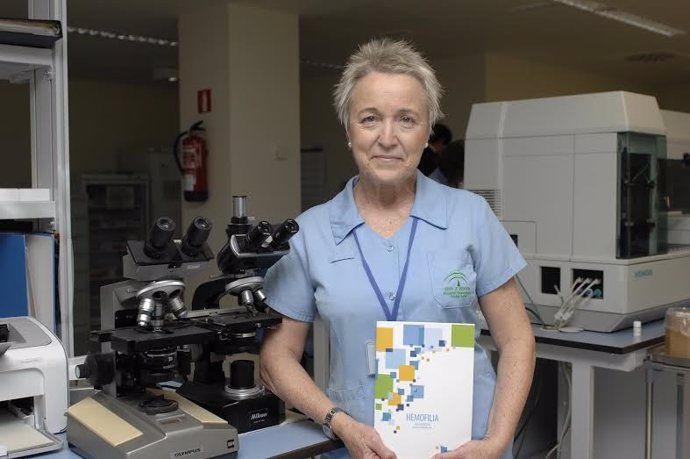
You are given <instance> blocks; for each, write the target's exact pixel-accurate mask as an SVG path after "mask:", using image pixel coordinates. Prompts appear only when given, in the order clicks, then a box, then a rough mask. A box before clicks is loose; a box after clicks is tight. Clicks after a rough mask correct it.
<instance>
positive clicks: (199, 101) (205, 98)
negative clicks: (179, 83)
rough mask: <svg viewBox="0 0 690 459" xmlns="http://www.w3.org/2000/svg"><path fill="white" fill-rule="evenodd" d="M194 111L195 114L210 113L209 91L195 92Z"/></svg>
mask: <svg viewBox="0 0 690 459" xmlns="http://www.w3.org/2000/svg"><path fill="white" fill-rule="evenodd" d="M196 111H197V113H210V112H211V90H210V89H200V90H198V91H197V92H196Z"/></svg>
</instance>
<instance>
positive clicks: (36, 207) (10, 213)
mask: <svg viewBox="0 0 690 459" xmlns="http://www.w3.org/2000/svg"><path fill="white" fill-rule="evenodd" d="M34 218H55V203H54V202H53V201H2V202H0V220H25V219H34Z"/></svg>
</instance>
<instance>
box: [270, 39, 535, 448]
mask: <svg viewBox="0 0 690 459" xmlns="http://www.w3.org/2000/svg"><path fill="white" fill-rule="evenodd" d="M440 92H441V88H440V85H439V83H438V81H437V80H436V77H435V75H434V72H433V70H432V69H431V68H430V67H429V66H428V64H427V63H426V62H425V60H424V58H422V57H421V56H420V55H419V54H418V53H417V52H416V51H415V50H414V49H412V48H411V46H409V45H408V44H407V43H405V42H393V41H390V40H374V41H371V42H369V43H367V44H365V45H363V46H361V47H360V49H359V51H358V52H356V53H355V54H354V55H353V56H352V57H351V58H350V60H349V62H348V64H347V66H346V68H345V70H344V72H343V74H342V77H341V80H340V83H339V84H338V85H337V86H336V89H335V92H334V96H335V97H334V98H335V106H336V109H337V112H338V116H339V118H340V121H341V122H342V123H343V125H344V127H345V132H346V134H347V138H348V146H349V147H350V149H351V150H352V154H353V157H354V160H355V163H356V164H357V167H358V170H359V175H358V176H356V177H353V178H352V179H351V180H350V181H349V182H348V183H347V185H346V186H345V189H344V190H343V191H342V192H340V194H338V195H337V196H336V197H335V198H333V199H332V200H331V201H329V202H327V203H325V204H322V205H319V206H316V207H314V208H312V209H310V210H308V211H307V212H305V213H304V214H302V215H301V216H300V217H299V218H298V221H299V224H300V228H301V229H300V232H299V233H298V234H297V235H296V236H295V237H293V238H292V239H291V241H290V246H291V251H290V253H289V255H287V256H285V257H283V259H281V260H280V261H279V262H278V263H277V264H276V265H275V266H274V267H273V268H272V269H271V270H270V271H269V272H268V273H267V275H266V278H265V285H264V287H265V293H266V294H267V296H268V302H269V304H270V305H271V307H272V308H273V309H274V310H275V311H277V312H279V313H280V314H282V315H283V322H282V324H281V325H280V326H279V327H278V328H277V329H276V330H275V331H273V332H272V333H270V335H269V336H268V337H267V338H266V340H265V341H264V345H263V347H262V352H261V374H262V378H263V379H264V382H265V383H266V384H267V385H268V386H269V387H270V389H271V390H272V391H273V392H274V393H276V394H277V395H278V396H280V397H281V398H283V399H284V400H286V401H288V402H289V403H291V404H293V405H294V406H295V407H297V408H298V409H299V410H300V411H302V412H303V413H305V414H306V415H307V416H309V417H311V418H312V419H314V420H316V421H317V422H322V423H324V424H325V427H326V429H325V431H327V433H330V434H332V435H333V436H335V437H338V438H340V439H342V441H343V442H344V444H345V446H346V447H347V450H348V452H349V454H350V455H351V456H352V457H381V458H393V457H395V455H394V453H393V452H392V451H391V450H389V449H388V448H387V447H386V446H385V445H384V444H383V443H382V441H381V439H380V437H379V435H378V434H377V432H376V431H375V430H374V428H373V427H372V425H373V411H374V410H373V382H374V377H373V375H370V374H369V371H368V359H367V355H366V354H367V352H366V350H367V346H368V343H372V342H373V341H374V335H375V326H376V321H377V320H386V319H388V320H396V319H397V320H408V321H423V322H465V323H469V322H473V323H478V318H477V309H476V307H475V305H476V300H477V299H478V301H479V305H480V307H481V309H482V311H483V313H484V316H485V318H486V320H487V323H488V325H489V328H490V330H491V333H492V335H493V338H494V341H495V343H496V347H497V349H498V351H499V355H500V358H499V363H498V376H497V377H496V375H495V374H494V371H493V369H492V367H491V364H490V362H489V360H488V358H487V355H486V353H485V351H484V350H483V349H482V348H481V347H480V346H478V345H477V346H476V348H475V376H474V406H473V414H472V416H473V417H472V422H473V427H472V430H473V432H472V437H473V440H472V441H470V442H468V443H465V444H464V445H462V446H460V447H459V448H457V449H456V450H454V451H452V452H450V453H445V454H442V455H440V456H439V457H444V458H446V457H447V458H455V457H458V458H459V457H463V458H465V457H468V458H469V457H481V458H499V457H511V452H510V446H511V441H512V436H513V432H514V430H515V426H516V424H517V422H518V419H519V417H520V413H521V411H522V408H523V405H524V402H525V399H526V397H527V394H528V392H529V387H530V383H531V379H532V373H533V368H534V358H535V357H534V337H533V335H532V332H531V328H530V325H529V321H528V319H527V315H526V313H525V309H524V307H523V304H522V301H521V299H520V295H519V293H518V291H517V289H516V286H515V282H514V281H513V276H514V275H515V274H516V273H517V272H518V271H519V270H520V269H522V268H523V267H524V266H525V262H524V260H523V259H522V257H521V256H520V255H519V253H518V251H517V249H516V247H515V245H514V244H513V243H512V241H511V239H510V237H509V236H508V235H507V234H506V232H505V231H504V230H503V228H502V226H501V225H500V223H499V222H498V220H497V219H496V218H495V216H494V215H493V213H492V211H491V209H490V208H489V207H488V205H487V204H486V202H485V201H484V200H483V199H482V198H480V197H478V196H476V195H474V194H472V193H469V192H466V191H463V190H455V189H451V188H448V187H445V186H443V185H440V184H438V183H436V182H434V181H432V180H430V179H428V178H427V177H425V176H424V175H422V174H421V173H418V172H417V168H416V167H417V164H418V163H419V159H420V155H421V153H422V150H423V149H424V145H425V143H426V139H427V138H428V137H429V132H430V128H431V126H432V125H433V124H434V122H435V121H436V120H437V118H438V117H439V116H440V106H439V98H440ZM455 270H461V271H462V272H463V273H464V274H465V275H466V276H467V278H468V279H469V280H470V283H471V286H472V287H473V290H474V292H475V295H473V296H472V297H471V298H452V297H446V296H444V295H443V280H444V278H445V277H446V276H447V275H448V273H449V272H452V271H455ZM401 284H402V286H403V287H404V288H403V289H400V288H399V287H400V286H401ZM377 290H378V292H376V291H377ZM396 305H397V306H396ZM317 314H319V315H320V316H321V317H322V319H323V320H324V322H325V324H326V326H327V327H328V329H329V332H330V348H331V358H330V362H331V368H330V382H329V388H328V390H327V394H324V393H323V392H322V391H321V390H319V389H318V388H317V386H316V385H315V384H314V383H313V382H312V380H311V379H310V377H309V375H308V374H307V373H306V372H305V371H304V370H303V368H302V367H301V366H300V364H299V362H300V357H301V355H302V351H303V348H304V343H305V339H306V338H307V334H308V333H309V330H310V323H311V322H312V321H313V320H314V318H315V316H316V315H317ZM478 333H479V327H477V334H478ZM341 409H342V410H341Z"/></svg>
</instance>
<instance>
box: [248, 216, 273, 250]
mask: <svg viewBox="0 0 690 459" xmlns="http://www.w3.org/2000/svg"><path fill="white" fill-rule="evenodd" d="M271 231H273V227H272V226H271V224H270V223H268V222H267V221H263V220H262V221H260V222H259V223H257V225H256V226H255V227H254V228H252V229H251V230H250V231H249V232H248V233H247V236H246V239H245V240H244V244H243V247H242V249H243V250H245V251H247V252H256V251H257V250H258V249H259V247H261V246H262V244H264V241H265V240H266V238H268V237H269V236H270V235H271Z"/></svg>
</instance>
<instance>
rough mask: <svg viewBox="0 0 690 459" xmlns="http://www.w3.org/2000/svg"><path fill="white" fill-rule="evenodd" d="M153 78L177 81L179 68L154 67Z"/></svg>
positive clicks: (171, 81)
mask: <svg viewBox="0 0 690 459" xmlns="http://www.w3.org/2000/svg"><path fill="white" fill-rule="evenodd" d="M153 79H154V80H156V81H169V82H170V83H175V82H176V81H177V80H178V76H177V69H174V68H170V67H159V68H155V69H153Z"/></svg>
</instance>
